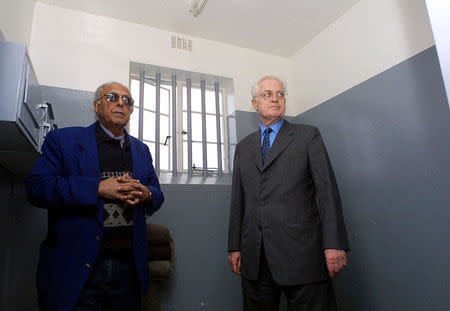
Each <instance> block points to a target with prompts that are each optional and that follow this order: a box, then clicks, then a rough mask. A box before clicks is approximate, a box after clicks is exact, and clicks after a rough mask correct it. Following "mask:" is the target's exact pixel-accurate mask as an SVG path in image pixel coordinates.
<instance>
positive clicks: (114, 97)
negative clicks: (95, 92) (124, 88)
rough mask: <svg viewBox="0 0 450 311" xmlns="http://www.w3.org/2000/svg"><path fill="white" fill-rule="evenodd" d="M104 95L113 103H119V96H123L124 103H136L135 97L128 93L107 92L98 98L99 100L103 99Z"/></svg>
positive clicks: (127, 104)
mask: <svg viewBox="0 0 450 311" xmlns="http://www.w3.org/2000/svg"><path fill="white" fill-rule="evenodd" d="M103 97H105V98H106V100H107V101H109V102H111V103H117V102H118V101H119V97H120V98H122V102H123V104H124V105H126V106H129V107H132V106H133V105H134V99H133V98H131V97H130V96H128V95H119V94H117V93H114V92H112V93H106V94H105V95H103V96H100V97H99V98H97V100H100V99H102V98H103Z"/></svg>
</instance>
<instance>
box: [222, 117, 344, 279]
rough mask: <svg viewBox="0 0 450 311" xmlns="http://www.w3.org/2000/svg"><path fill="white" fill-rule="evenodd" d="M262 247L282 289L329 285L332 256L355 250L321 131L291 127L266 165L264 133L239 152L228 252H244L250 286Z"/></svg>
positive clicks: (280, 136)
mask: <svg viewBox="0 0 450 311" xmlns="http://www.w3.org/2000/svg"><path fill="white" fill-rule="evenodd" d="M262 240H264V250H265V254H266V257H267V261H268V263H269V267H270V270H271V272H272V275H273V278H274V280H275V281H276V282H277V283H278V284H280V285H299V284H305V283H310V282H316V281H322V280H327V279H328V271H327V267H326V262H325V257H324V252H323V251H324V249H329V248H331V249H344V250H348V248H349V247H348V242H347V234H346V231H345V225H344V219H343V215H342V207H341V202H340V197H339V190H338V187H337V185H336V180H335V176H334V173H333V169H332V167H331V164H330V161H329V158H328V155H327V152H326V149H325V146H324V144H323V141H322V137H321V136H320V133H319V130H318V129H317V128H315V127H313V126H309V125H301V124H291V123H289V122H287V121H286V120H285V121H284V123H283V126H282V127H281V129H280V131H279V133H278V135H277V136H276V139H275V141H274V143H273V145H272V148H271V149H270V151H269V154H268V157H267V159H266V163H265V164H264V166H263V165H262V160H261V138H260V132H259V130H258V131H256V132H254V133H252V134H250V135H249V136H247V137H246V138H244V139H243V140H242V141H241V142H240V143H239V144H238V145H237V146H236V152H235V159H234V172H233V185H232V195H231V207H230V224H229V232H228V251H240V252H241V271H242V275H243V277H244V278H246V279H248V280H256V279H257V278H258V272H259V262H260V255H261V243H262Z"/></svg>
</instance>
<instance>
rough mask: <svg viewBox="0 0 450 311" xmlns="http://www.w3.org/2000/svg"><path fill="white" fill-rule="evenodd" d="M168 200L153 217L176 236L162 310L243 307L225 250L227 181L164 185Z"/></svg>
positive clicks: (228, 310)
mask: <svg viewBox="0 0 450 311" xmlns="http://www.w3.org/2000/svg"><path fill="white" fill-rule="evenodd" d="M162 188H163V191H164V195H165V197H166V201H165V203H164V206H163V208H162V209H161V210H160V211H158V212H157V213H156V214H155V215H154V216H153V217H152V218H151V222H152V223H157V224H161V225H164V226H167V227H168V228H169V229H170V231H171V234H172V236H173V239H174V241H175V272H174V274H173V276H172V278H171V279H170V280H169V281H167V282H166V283H165V284H164V287H163V291H164V295H163V303H162V310H168V311H169V310H170V311H175V310H183V311H185V310H196V311H197V310H217V311H230V310H240V306H241V301H242V298H241V292H240V279H239V277H237V276H235V275H233V274H232V273H231V272H230V271H229V267H228V262H227V258H228V254H227V236H228V211H229V199H230V191H231V187H230V186H229V185H162Z"/></svg>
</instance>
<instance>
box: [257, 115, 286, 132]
mask: <svg viewBox="0 0 450 311" xmlns="http://www.w3.org/2000/svg"><path fill="white" fill-rule="evenodd" d="M283 122H284V119H281V120H280V121H278V122H277V123H274V124H272V125H271V126H265V125H264V124H262V122H260V123H259V126H260V128H261V136H262V135H264V131H265V130H266V128H268V127H270V128H271V129H272V132H274V133H275V135H277V134H278V132H279V131H280V128H281V126H282V125H283Z"/></svg>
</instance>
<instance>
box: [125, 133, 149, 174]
mask: <svg viewBox="0 0 450 311" xmlns="http://www.w3.org/2000/svg"><path fill="white" fill-rule="evenodd" d="M129 138H130V150H131V159H132V162H133V176H132V177H133V178H134V179H139V180H141V179H142V176H141V174H140V172H143V171H144V163H145V159H144V158H142V154H141V153H139V151H138V150H137V144H136V143H135V142H134V141H133V139H132V138H131V136H129ZM141 182H144V181H142V180H141Z"/></svg>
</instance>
